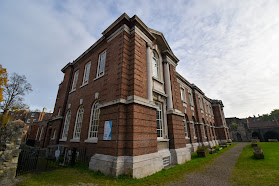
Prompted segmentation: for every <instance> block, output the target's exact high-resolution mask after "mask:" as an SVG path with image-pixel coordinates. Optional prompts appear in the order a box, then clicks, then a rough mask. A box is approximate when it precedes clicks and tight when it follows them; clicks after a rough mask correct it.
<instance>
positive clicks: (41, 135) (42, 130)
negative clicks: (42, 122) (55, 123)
mask: <svg viewBox="0 0 279 186" xmlns="http://www.w3.org/2000/svg"><path fill="white" fill-rule="evenodd" d="M43 133H44V127H42V129H41V134H40V138H39V140H41V139H42V137H43Z"/></svg>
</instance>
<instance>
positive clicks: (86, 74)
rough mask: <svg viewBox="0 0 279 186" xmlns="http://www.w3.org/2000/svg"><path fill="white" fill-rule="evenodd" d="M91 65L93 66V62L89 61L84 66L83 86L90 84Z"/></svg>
mask: <svg viewBox="0 0 279 186" xmlns="http://www.w3.org/2000/svg"><path fill="white" fill-rule="evenodd" d="M90 67H91V62H90V61H89V62H88V63H86V65H85V67H84V73H83V81H82V86H83V85H86V84H88V81H89V74H90Z"/></svg>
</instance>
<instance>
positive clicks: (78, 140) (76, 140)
mask: <svg viewBox="0 0 279 186" xmlns="http://www.w3.org/2000/svg"><path fill="white" fill-rule="evenodd" d="M70 142H80V139H71V140H70Z"/></svg>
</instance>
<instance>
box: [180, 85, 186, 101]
mask: <svg viewBox="0 0 279 186" xmlns="http://www.w3.org/2000/svg"><path fill="white" fill-rule="evenodd" d="M180 95H181V101H182V102H184V103H187V100H186V94H185V89H184V88H183V87H180Z"/></svg>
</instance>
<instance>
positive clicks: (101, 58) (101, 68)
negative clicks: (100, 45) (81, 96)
mask: <svg viewBox="0 0 279 186" xmlns="http://www.w3.org/2000/svg"><path fill="white" fill-rule="evenodd" d="M105 65H106V51H104V52H102V53H101V54H100V55H99V62H98V68H97V78H98V77H101V76H103V75H104V73H105Z"/></svg>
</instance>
